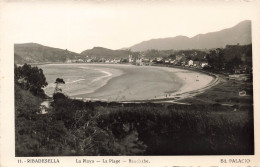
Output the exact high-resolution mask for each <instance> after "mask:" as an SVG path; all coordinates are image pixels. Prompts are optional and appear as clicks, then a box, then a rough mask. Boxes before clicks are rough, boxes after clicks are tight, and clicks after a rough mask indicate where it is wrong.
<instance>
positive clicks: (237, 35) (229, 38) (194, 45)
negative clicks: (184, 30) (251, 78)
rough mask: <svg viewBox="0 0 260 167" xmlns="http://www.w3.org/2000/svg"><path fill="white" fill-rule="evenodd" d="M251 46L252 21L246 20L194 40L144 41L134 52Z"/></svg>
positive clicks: (183, 38)
mask: <svg viewBox="0 0 260 167" xmlns="http://www.w3.org/2000/svg"><path fill="white" fill-rule="evenodd" d="M237 43H239V44H241V45H247V44H251V43H252V41H251V21H250V20H245V21H242V22H240V23H238V24H237V25H235V26H234V27H231V28H227V29H224V30H221V31H217V32H210V33H206V34H198V35H196V36H194V37H192V38H189V37H186V36H176V37H171V38H159V39H151V40H148V41H143V42H141V43H138V44H136V45H133V46H132V47H130V48H129V49H131V50H132V51H146V50H151V49H156V50H171V49H174V50H185V49H211V48H218V47H225V46H226V45H227V44H228V45H234V44H237Z"/></svg>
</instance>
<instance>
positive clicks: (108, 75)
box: [91, 70, 112, 83]
mask: <svg viewBox="0 0 260 167" xmlns="http://www.w3.org/2000/svg"><path fill="white" fill-rule="evenodd" d="M99 71H100V72H102V73H104V74H106V75H104V76H100V77H98V78H96V79H94V80H92V81H91V83H93V82H96V81H99V80H101V79H103V78H106V77H110V76H112V74H111V73H110V72H107V71H102V70H99Z"/></svg>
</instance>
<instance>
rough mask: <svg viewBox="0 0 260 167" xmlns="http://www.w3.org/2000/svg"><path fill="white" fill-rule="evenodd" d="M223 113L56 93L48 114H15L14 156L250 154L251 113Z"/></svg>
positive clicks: (221, 108)
mask: <svg viewBox="0 0 260 167" xmlns="http://www.w3.org/2000/svg"><path fill="white" fill-rule="evenodd" d="M16 93H18V94H21V93H22V95H16V96H24V95H26V94H25V92H23V91H17V92H16ZM30 102H31V103H32V105H33V104H34V103H35V101H30ZM22 107H23V105H21V103H20V100H19V99H16V110H17V111H18V110H23V109H26V110H35V109H36V108H33V107H32V108H22ZM226 110H230V112H232V111H231V110H232V108H230V107H224V106H214V105H212V106H204V105H196V106H183V105H170V106H166V105H163V104H149V103H147V104H138V105H137V104H124V106H122V104H118V103H104V102H83V101H79V100H72V99H69V98H68V97H66V96H65V95H63V94H61V93H57V94H55V95H54V102H53V106H52V109H51V111H50V112H49V113H48V114H45V115H39V114H34V113H35V112H33V111H30V112H28V113H33V114H31V116H30V117H26V114H25V115H22V114H19V113H18V114H17V117H16V156H50V155H203V154H204V155H212V154H213V155H214V154H220V155H221V154H253V145H254V144H253V120H252V110H251V109H248V111H239V112H241V113H235V112H233V113H234V114H231V115H230V114H229V115H228V114H225V112H228V111H226ZM222 111H225V112H224V114H223V112H222ZM238 115H239V116H238ZM241 115H242V117H241ZM235 117H236V118H235Z"/></svg>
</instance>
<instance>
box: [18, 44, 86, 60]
mask: <svg viewBox="0 0 260 167" xmlns="http://www.w3.org/2000/svg"><path fill="white" fill-rule="evenodd" d="M80 57H81V55H80V54H78V53H75V52H71V51H68V50H65V49H58V48H52V47H48V46H44V45H40V44H37V43H25V44H14V63H39V62H65V61H66V59H76V58H80Z"/></svg>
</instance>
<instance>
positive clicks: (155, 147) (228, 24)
mask: <svg viewBox="0 0 260 167" xmlns="http://www.w3.org/2000/svg"><path fill="white" fill-rule="evenodd" d="M243 3H245V4H243ZM243 3H242V4H243V5H242V4H241V3H235V2H226V3H224V1H220V2H216V1H203V2H201V3H195V2H191V3H188V2H187V1H184V2H181V1H116V0H115V1H114V0H111V1H63V2H62V3H59V2H49V1H46V2H44V1H43V2H40V1H21V2H19V1H12V2H9V3H7V4H6V6H5V7H6V8H7V9H8V10H4V12H3V15H2V16H3V17H2V18H3V19H2V20H1V21H3V22H4V23H5V24H7V25H8V27H10V29H8V32H10V33H11V34H12V35H11V37H10V39H11V40H12V41H13V43H12V46H11V47H12V49H13V52H12V55H9V57H11V59H12V61H13V62H12V64H9V68H12V71H13V72H12V74H10V75H11V78H12V83H13V85H12V87H13V98H12V99H13V100H14V101H13V110H8V112H12V113H13V117H12V118H11V119H13V126H14V130H13V133H14V138H13V139H12V140H14V142H13V144H14V150H13V151H14V156H15V157H17V158H19V157H50V158H59V157H64V156H69V157H78V156H87V157H95V156H101V157H102V156H103V157H105V156H113V157H120V156H127V157H130V156H139V157H143V156H145V157H149V156H173V157H175V156H212V155H214V156H219V155H221V156H230V155H236V156H238V155H250V156H254V155H255V154H256V152H255V146H256V142H257V141H256V140H255V129H256V127H255V125H254V120H255V117H254V113H255V112H256V111H255V109H254V103H255V101H256V99H255V98H254V97H255V96H254V93H255V91H254V89H255V85H254V84H253V83H254V82H255V78H254V76H255V75H254V74H255V72H256V71H255V70H253V63H254V61H255V60H253V53H254V52H253V48H254V47H253V46H254V43H253V41H254V40H253V33H252V31H253V24H256V23H255V22H254V14H255V13H254V12H253V10H252V7H251V5H248V3H247V2H243ZM1 63H4V62H1ZM253 81H254V82H253ZM201 158H203V157H201ZM44 161H46V162H47V161H48V162H50V161H57V162H58V163H59V159H56V160H55V159H51V160H50V159H35V160H32V161H30V160H29V161H28V159H27V160H26V162H24V163H27V164H28V163H45V162H44ZM82 161H83V160H82ZM131 161H132V162H131ZM139 161H140V163H146V162H147V163H149V161H148V160H147V161H146V160H140V159H138V160H130V159H129V160H127V162H128V164H127V163H126V162H125V164H122V163H124V161H121V165H126V166H127V165H129V164H131V163H139ZM226 161H227V162H226ZM231 161H232V162H231ZM231 161H230V160H221V163H247V161H248V163H249V161H250V160H249V159H248V160H245V159H243V160H242V159H233V160H231ZM238 161H239V162H238ZM104 162H105V161H104V159H103V163H104ZM18 163H23V161H22V160H21V161H19V160H18ZM51 163H56V162H51ZM76 163H81V160H77V159H76ZM93 163H94V160H93ZM95 163H99V161H95ZM108 163H111V164H113V163H115V164H117V163H119V161H116V160H114V159H109V160H108ZM24 165H25V164H24ZM236 165H239V164H236Z"/></svg>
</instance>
